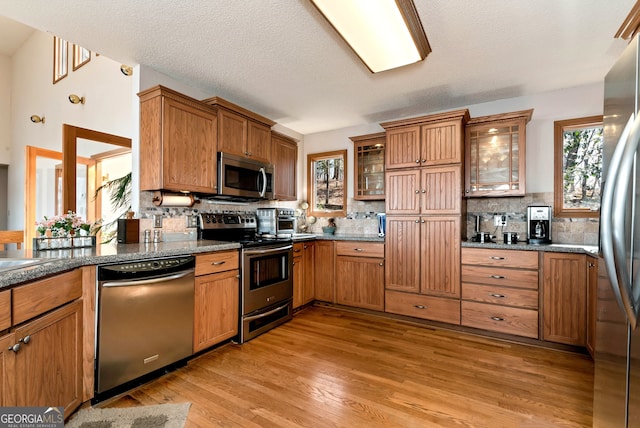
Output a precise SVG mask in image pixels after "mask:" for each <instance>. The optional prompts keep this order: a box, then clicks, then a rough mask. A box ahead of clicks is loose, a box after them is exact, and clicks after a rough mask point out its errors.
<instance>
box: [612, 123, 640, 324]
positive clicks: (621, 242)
mask: <svg viewBox="0 0 640 428" xmlns="http://www.w3.org/2000/svg"><path fill="white" fill-rule="evenodd" d="M639 143H640V116H638V117H636V120H635V122H634V124H633V127H632V129H631V132H630V133H629V138H628V139H627V141H626V144H624V150H623V152H622V155H621V156H620V164H619V166H618V173H617V177H616V180H615V183H614V186H615V187H614V189H615V190H614V193H613V205H612V209H613V212H612V213H611V220H612V225H613V227H612V238H613V257H614V259H615V260H616V265H617V266H618V269H616V275H617V276H618V286H619V287H620V297H621V298H622V302H623V305H624V306H623V307H624V309H625V312H626V313H627V318H628V320H629V323H630V324H631V328H632V329H635V327H636V323H637V318H638V313H637V310H636V304H635V301H634V300H635V299H634V297H633V282H632V279H631V274H630V272H632V271H634V270H635V269H634V267H633V266H628V264H627V252H626V242H627V239H626V238H627V232H628V230H627V228H626V227H625V226H626V225H627V222H626V213H627V208H628V206H629V204H630V203H633V202H632V198H629V197H628V195H629V191H630V185H631V179H632V177H633V175H634V169H635V168H634V167H635V159H636V154H637V151H638V144H639ZM632 208H633V207H632ZM631 221H633V213H632V217H631ZM638 232H640V231H638ZM633 250H634V251H635V249H633Z"/></svg>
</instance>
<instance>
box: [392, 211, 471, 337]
mask: <svg viewBox="0 0 640 428" xmlns="http://www.w3.org/2000/svg"><path fill="white" fill-rule="evenodd" d="M460 227H461V220H460V217H459V216H422V217H420V216H412V217H405V216H391V217H387V234H386V270H385V288H386V290H387V304H386V309H385V310H386V311H387V312H394V313H401V314H404V315H411V316H415V315H413V314H411V313H407V311H411V312H415V308H411V307H409V306H406V310H405V311H402V309H401V307H402V305H400V306H398V305H395V304H392V305H389V298H391V299H392V300H393V301H394V303H395V302H398V301H402V302H404V300H407V299H409V297H408V296H405V298H404V300H403V299H399V297H398V294H397V293H396V292H405V293H411V294H412V295H414V296H415V297H416V302H418V301H419V300H420V298H419V296H424V295H429V296H433V297H434V298H435V300H434V299H431V302H430V304H429V305H424V304H422V303H415V304H416V305H418V306H420V307H419V308H418V309H419V310H420V314H421V316H420V317H421V318H425V319H433V320H436V321H442V322H449V323H454V324H459V323H460V301H459V299H460V233H461V231H460ZM389 291H393V293H389ZM437 298H445V299H453V300H452V302H455V303H452V302H447V301H443V302H440V304H436V303H435V302H438V300H437ZM423 306H424V307H423ZM434 308H438V310H437V311H434V312H432V313H430V309H434ZM442 308H448V309H450V310H453V311H454V312H453V313H444V310H443V309H442ZM399 311H400V312H399Z"/></svg>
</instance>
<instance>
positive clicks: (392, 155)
mask: <svg viewBox="0 0 640 428" xmlns="http://www.w3.org/2000/svg"><path fill="white" fill-rule="evenodd" d="M468 119H469V111H468V110H466V109H464V110H455V111H450V112H446V113H439V114H432V115H428V116H420V117H414V118H411V119H402V120H396V121H393V122H385V123H381V124H380V125H381V126H382V127H383V128H384V129H385V130H386V136H387V141H386V146H385V152H386V153H385V168H386V169H387V170H389V169H396V168H411V167H421V166H437V165H447V164H455V163H461V162H462V156H463V145H462V144H451V142H452V141H463V139H462V136H461V133H462V132H463V130H462V127H461V125H460V124H461V120H462V123H464V122H466V121H467V120H468Z"/></svg>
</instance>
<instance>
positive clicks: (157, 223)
mask: <svg viewBox="0 0 640 428" xmlns="http://www.w3.org/2000/svg"><path fill="white" fill-rule="evenodd" d="M153 227H162V215H161V214H154V215H153Z"/></svg>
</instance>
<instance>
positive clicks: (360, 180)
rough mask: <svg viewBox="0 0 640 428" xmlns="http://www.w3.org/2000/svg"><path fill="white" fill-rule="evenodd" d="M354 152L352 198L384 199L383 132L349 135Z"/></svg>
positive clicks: (361, 199)
mask: <svg viewBox="0 0 640 428" xmlns="http://www.w3.org/2000/svg"><path fill="white" fill-rule="evenodd" d="M349 139H350V140H351V141H353V152H354V174H353V178H354V187H353V188H354V192H353V199H355V200H360V201H372V200H384V198H385V185H384V145H385V140H386V136H385V133H384V132H378V133H376V134H368V135H360V136H357V137H349Z"/></svg>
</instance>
